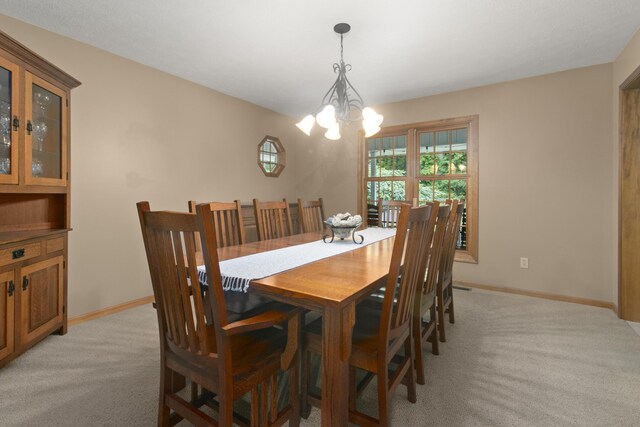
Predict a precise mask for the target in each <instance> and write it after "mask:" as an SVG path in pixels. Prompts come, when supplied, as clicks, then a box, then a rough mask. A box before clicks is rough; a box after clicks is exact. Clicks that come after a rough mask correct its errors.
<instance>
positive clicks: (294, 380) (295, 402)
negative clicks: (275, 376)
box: [289, 348, 300, 427]
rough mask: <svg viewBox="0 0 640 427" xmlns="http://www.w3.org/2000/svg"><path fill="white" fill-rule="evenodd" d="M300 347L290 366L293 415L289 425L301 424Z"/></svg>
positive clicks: (290, 426)
mask: <svg viewBox="0 0 640 427" xmlns="http://www.w3.org/2000/svg"><path fill="white" fill-rule="evenodd" d="M299 356H300V349H299V348H298V351H297V354H296V356H295V358H294V360H293V363H292V366H291V368H289V401H290V404H291V417H290V418H289V427H298V426H299V425H300V392H299V389H298V384H299V382H298V381H299V370H300V367H299V366H300V357H299Z"/></svg>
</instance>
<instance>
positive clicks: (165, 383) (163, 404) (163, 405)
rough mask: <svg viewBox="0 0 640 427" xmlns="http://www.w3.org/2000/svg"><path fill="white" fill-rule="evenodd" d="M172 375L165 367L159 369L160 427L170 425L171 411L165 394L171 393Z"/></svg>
mask: <svg viewBox="0 0 640 427" xmlns="http://www.w3.org/2000/svg"><path fill="white" fill-rule="evenodd" d="M163 362H164V361H163ZM163 364H164V363H163ZM172 374H173V372H172V371H171V370H170V369H168V368H166V367H163V368H161V369H160V398H159V402H158V426H161V427H169V425H170V422H169V416H170V415H171V410H170V409H169V407H168V406H167V401H166V398H165V396H166V395H167V393H171V387H172V385H173V381H172V379H173V376H172Z"/></svg>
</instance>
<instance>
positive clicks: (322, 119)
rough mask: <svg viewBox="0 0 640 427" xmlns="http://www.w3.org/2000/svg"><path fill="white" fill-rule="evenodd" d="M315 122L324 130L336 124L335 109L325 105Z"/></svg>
mask: <svg viewBox="0 0 640 427" xmlns="http://www.w3.org/2000/svg"><path fill="white" fill-rule="evenodd" d="M316 122H318V125H319V126H322V127H323V128H325V129H329V128H330V127H332V126H333V125H335V124H336V108H335V107H334V106H333V105H331V104H329V105H326V106H325V107H324V108H323V109H322V111H320V112H319V113H318V114H317V115H316Z"/></svg>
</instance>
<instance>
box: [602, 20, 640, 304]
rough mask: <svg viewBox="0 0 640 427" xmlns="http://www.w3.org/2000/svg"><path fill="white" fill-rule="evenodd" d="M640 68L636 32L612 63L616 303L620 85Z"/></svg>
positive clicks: (615, 287) (612, 246)
mask: <svg viewBox="0 0 640 427" xmlns="http://www.w3.org/2000/svg"><path fill="white" fill-rule="evenodd" d="M638 67H640V31H638V32H637V33H636V34H635V35H634V36H633V37H632V39H631V40H630V41H629V43H627V46H626V47H625V48H624V50H623V51H622V52H621V53H620V55H618V57H617V58H616V60H615V62H614V63H613V79H612V84H613V88H612V91H613V99H612V106H613V108H612V109H613V130H612V138H611V146H610V149H611V152H612V162H611V170H612V176H613V183H612V187H611V198H610V200H611V203H612V204H614V205H615V207H616V209H615V211H614V212H613V215H612V217H611V219H610V220H611V222H612V223H613V225H614V233H613V236H612V239H611V241H610V242H609V247H610V249H611V256H612V259H613V261H614V263H615V265H614V271H613V275H612V277H611V282H612V284H613V293H614V301H615V303H616V304H617V303H618V182H619V180H618V174H619V171H620V167H619V166H620V163H619V162H620V157H619V155H620V149H619V143H620V138H619V131H620V116H619V115H620V96H619V95H620V85H621V84H622V82H624V81H625V79H626V78H627V77H628V76H629V75H630V74H631V73H633V72H634V71H635V70H636V68H638Z"/></svg>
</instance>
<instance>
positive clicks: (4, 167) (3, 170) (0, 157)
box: [0, 142, 11, 175]
mask: <svg viewBox="0 0 640 427" xmlns="http://www.w3.org/2000/svg"><path fill="white" fill-rule="evenodd" d="M10 173H11V145H9V144H5V143H4V142H3V143H1V144H0V175H8V174H10Z"/></svg>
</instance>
